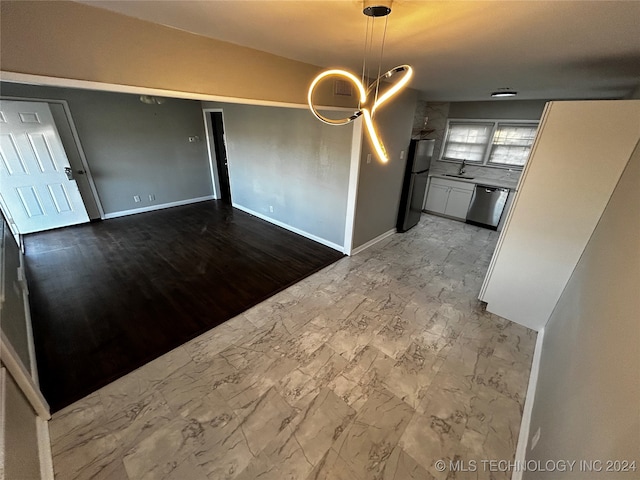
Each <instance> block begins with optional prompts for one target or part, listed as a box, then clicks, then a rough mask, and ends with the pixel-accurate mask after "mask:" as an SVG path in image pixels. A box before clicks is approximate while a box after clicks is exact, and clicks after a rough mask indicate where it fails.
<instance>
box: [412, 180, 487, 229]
mask: <svg viewBox="0 0 640 480" xmlns="http://www.w3.org/2000/svg"><path fill="white" fill-rule="evenodd" d="M474 188H475V184H473V183H468V182H458V181H455V180H448V179H444V178H437V177H432V178H431V184H430V185H429V192H428V194H427V201H426V203H425V206H424V209H425V210H427V211H429V212H433V213H439V214H441V215H446V216H448V217H453V218H458V219H460V220H464V219H465V218H466V217H467V210H468V209H469V203H470V202H471V196H472V195H473V190H474Z"/></svg>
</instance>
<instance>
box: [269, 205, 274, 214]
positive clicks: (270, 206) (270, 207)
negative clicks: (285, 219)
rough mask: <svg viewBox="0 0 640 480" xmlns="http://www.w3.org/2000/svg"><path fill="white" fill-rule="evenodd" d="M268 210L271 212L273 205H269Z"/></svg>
mask: <svg viewBox="0 0 640 480" xmlns="http://www.w3.org/2000/svg"><path fill="white" fill-rule="evenodd" d="M269 211H270V212H271V213H273V205H269Z"/></svg>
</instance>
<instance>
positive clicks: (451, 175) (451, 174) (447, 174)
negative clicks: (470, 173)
mask: <svg viewBox="0 0 640 480" xmlns="http://www.w3.org/2000/svg"><path fill="white" fill-rule="evenodd" d="M444 176H445V177H454V178H464V179H465V180H473V178H474V177H467V176H465V175H454V174H453V173H445V174H444Z"/></svg>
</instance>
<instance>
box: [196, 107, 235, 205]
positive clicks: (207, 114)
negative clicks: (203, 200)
mask: <svg viewBox="0 0 640 480" xmlns="http://www.w3.org/2000/svg"><path fill="white" fill-rule="evenodd" d="M211 113H220V114H221V115H222V124H223V125H225V124H226V123H225V120H224V109H223V108H203V109H202V115H203V117H204V131H205V135H206V137H207V156H208V157H209V171H210V172H211V185H212V186H213V196H214V198H215V199H217V200H220V199H221V198H222V191H221V189H220V172H219V171H218V163H217V162H216V159H217V157H216V147H215V137H214V135H213V124H212V122H211ZM222 139H223V141H224V148H225V150H226V152H227V172H228V173H229V190H231V171H230V170H231V169H230V168H229V164H230V162H231V160H230V159H229V149H228V148H227V147H228V145H229V143H228V142H227V129H226V128H225V129H224V131H223V132H222ZM231 205H233V192H231Z"/></svg>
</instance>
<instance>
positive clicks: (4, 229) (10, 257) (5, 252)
mask: <svg viewBox="0 0 640 480" xmlns="http://www.w3.org/2000/svg"><path fill="white" fill-rule="evenodd" d="M0 236H1V238H0V245H2V248H1V249H0V261H2V264H1V265H0V269H1V271H0V275H2V279H1V281H2V283H3V287H4V291H3V293H4V295H3V298H2V301H1V303H0V328H1V329H2V333H4V334H5V335H6V336H7V338H8V339H9V342H10V343H11V345H12V346H13V348H14V349H15V351H16V353H17V354H18V356H19V357H20V360H22V363H23V364H24V366H25V367H26V368H27V369H28V370H29V371H30V369H31V368H32V365H31V358H30V356H29V336H28V333H27V316H26V312H25V308H24V307H25V305H24V300H25V291H24V290H23V288H22V286H21V284H20V282H19V280H18V267H19V266H20V257H21V256H22V253H21V252H20V248H19V247H18V244H17V243H16V242H15V240H14V238H13V235H11V232H10V230H9V226H8V225H7V224H6V223H5V222H4V220H2V219H0Z"/></svg>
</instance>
